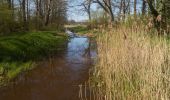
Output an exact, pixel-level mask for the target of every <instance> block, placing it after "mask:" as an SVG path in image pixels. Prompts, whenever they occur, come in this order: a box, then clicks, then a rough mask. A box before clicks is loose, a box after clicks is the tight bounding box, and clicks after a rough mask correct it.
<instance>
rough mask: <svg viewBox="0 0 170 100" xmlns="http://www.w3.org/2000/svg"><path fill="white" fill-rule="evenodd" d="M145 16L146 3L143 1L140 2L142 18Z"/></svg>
mask: <svg viewBox="0 0 170 100" xmlns="http://www.w3.org/2000/svg"><path fill="white" fill-rule="evenodd" d="M145 14H146V1H145V0H143V2H142V15H143V16H144V15H145Z"/></svg>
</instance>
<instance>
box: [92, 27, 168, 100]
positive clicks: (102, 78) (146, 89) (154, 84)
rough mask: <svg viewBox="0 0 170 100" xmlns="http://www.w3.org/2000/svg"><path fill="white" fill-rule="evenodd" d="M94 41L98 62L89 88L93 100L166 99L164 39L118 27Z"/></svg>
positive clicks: (166, 69) (166, 60)
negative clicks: (96, 46)
mask: <svg viewBox="0 0 170 100" xmlns="http://www.w3.org/2000/svg"><path fill="white" fill-rule="evenodd" d="M103 33H104V34H103V35H100V36H99V37H98V39H97V44H98V62H97V64H96V66H95V68H94V70H93V75H92V77H91V80H90V87H91V89H92V90H93V93H94V92H95V97H93V98H94V99H95V100H169V99H170V46H169V44H168V40H167V39H165V38H162V37H161V38H160V37H156V36H155V37H151V36H149V35H147V34H145V33H146V32H144V31H140V30H138V31H137V33H136V32H135V30H133V29H128V28H126V27H121V28H117V29H111V30H110V31H104V30H103Z"/></svg>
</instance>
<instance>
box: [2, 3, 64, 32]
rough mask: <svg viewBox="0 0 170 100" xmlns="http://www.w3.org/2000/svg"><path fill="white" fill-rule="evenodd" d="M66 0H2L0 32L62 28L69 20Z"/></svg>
mask: <svg viewBox="0 0 170 100" xmlns="http://www.w3.org/2000/svg"><path fill="white" fill-rule="evenodd" d="M66 11H67V1H66V0H1V1H0V34H8V33H11V32H18V31H29V30H49V29H55V30H56V29H57V28H61V27H62V26H63V24H64V23H65V22H66V20H67V15H66Z"/></svg>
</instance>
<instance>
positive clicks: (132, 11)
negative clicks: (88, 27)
mask: <svg viewBox="0 0 170 100" xmlns="http://www.w3.org/2000/svg"><path fill="white" fill-rule="evenodd" d="M93 4H96V5H97V6H98V8H99V9H102V11H101V10H99V9H98V10H97V11H94V10H92V5H93ZM80 5H81V6H82V8H83V9H84V11H85V12H86V13H87V15H88V16H89V21H90V22H94V19H97V20H95V21H96V22H99V23H100V22H101V21H103V22H107V23H115V22H126V21H127V20H128V19H129V17H130V18H132V19H134V20H135V21H137V20H138V19H139V20H145V24H146V25H147V24H149V26H150V27H151V26H153V27H154V28H156V29H157V31H158V32H159V33H160V34H163V33H165V32H166V33H168V31H169V30H170V0H82V2H81V4H80Z"/></svg>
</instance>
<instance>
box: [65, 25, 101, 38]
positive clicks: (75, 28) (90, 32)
mask: <svg viewBox="0 0 170 100" xmlns="http://www.w3.org/2000/svg"><path fill="white" fill-rule="evenodd" d="M65 28H66V29H68V30H70V31H71V32H74V33H76V34H77V35H79V36H87V37H91V38H94V37H96V36H97V35H98V34H99V33H100V32H99V31H98V30H97V29H89V28H88V27H87V26H86V25H67V26H65Z"/></svg>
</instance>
